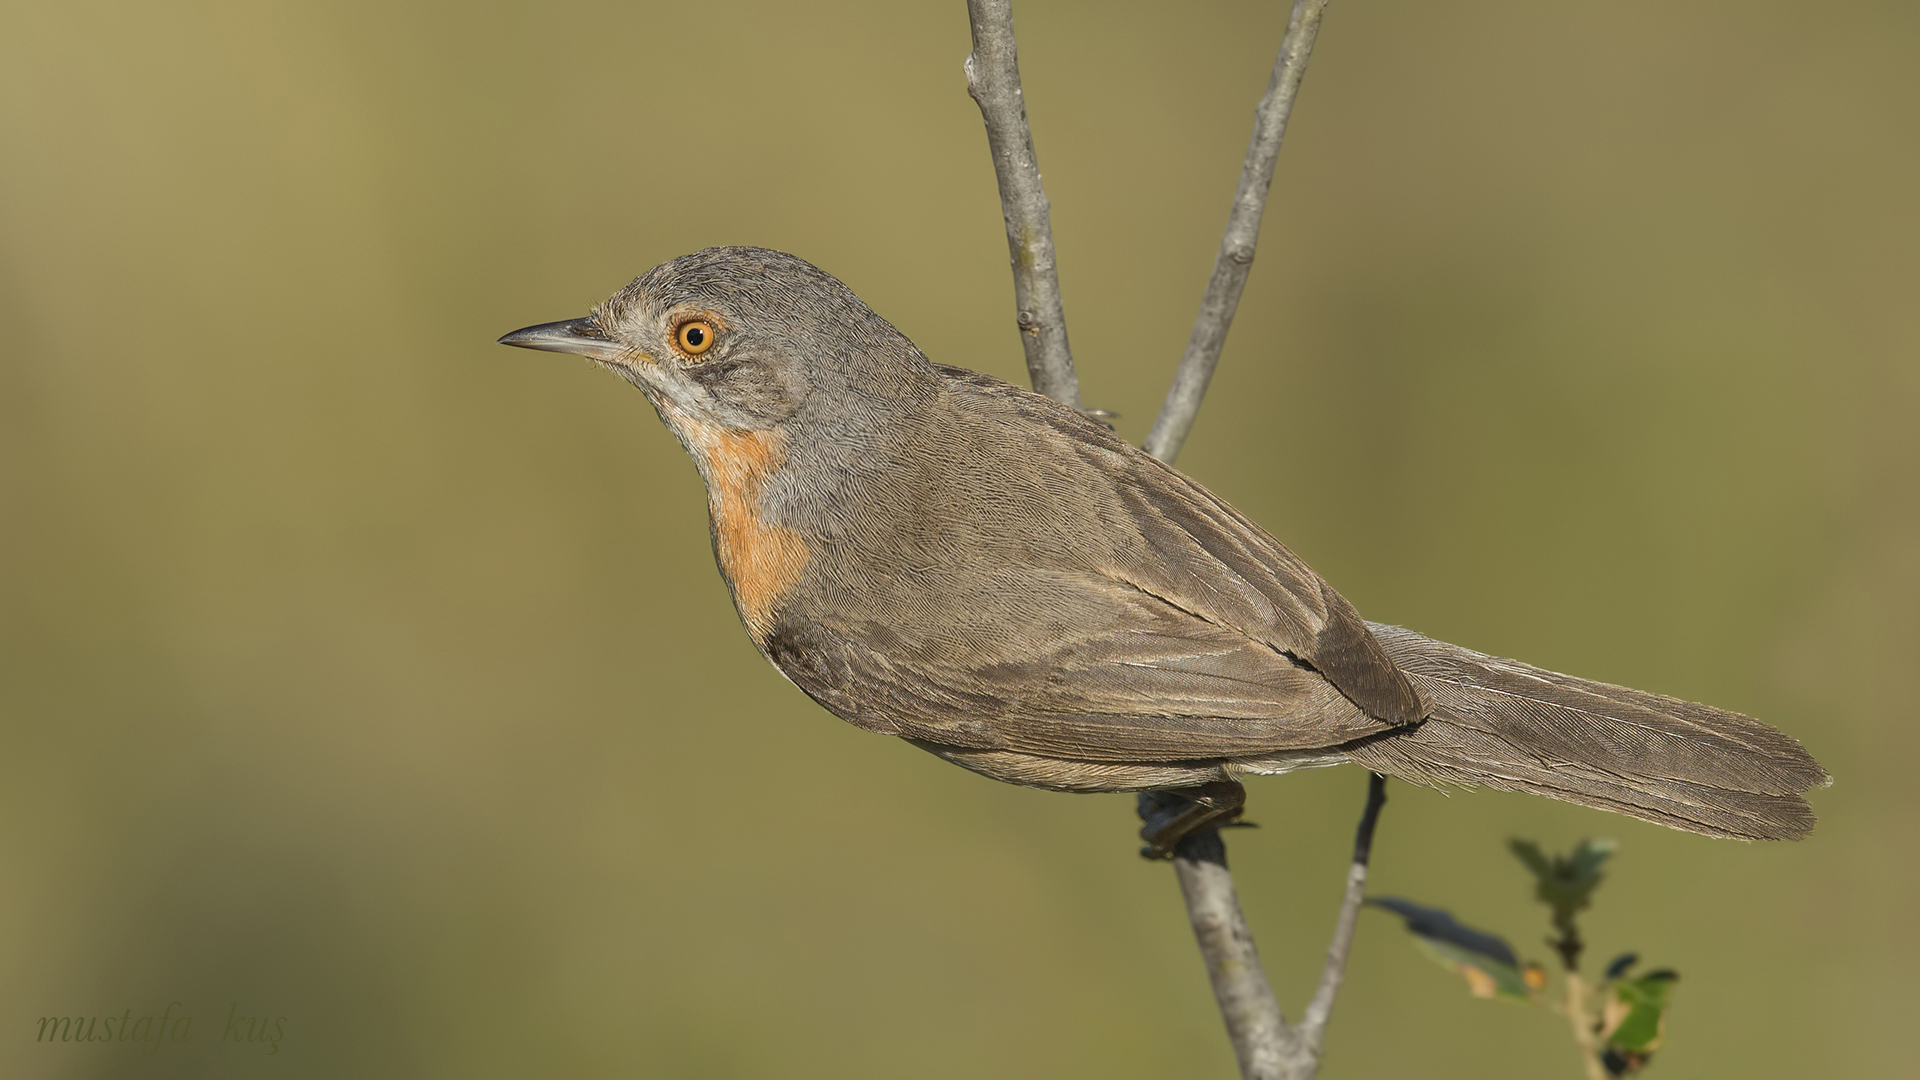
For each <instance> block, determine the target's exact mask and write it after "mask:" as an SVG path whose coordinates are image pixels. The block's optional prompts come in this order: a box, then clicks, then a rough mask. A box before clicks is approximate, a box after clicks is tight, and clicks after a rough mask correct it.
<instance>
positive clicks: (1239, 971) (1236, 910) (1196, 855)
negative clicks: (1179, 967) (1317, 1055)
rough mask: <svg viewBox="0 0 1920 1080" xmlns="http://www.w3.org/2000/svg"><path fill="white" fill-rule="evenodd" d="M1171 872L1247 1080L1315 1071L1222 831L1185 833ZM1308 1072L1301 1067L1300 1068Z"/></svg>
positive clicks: (1301, 1075)
mask: <svg viewBox="0 0 1920 1080" xmlns="http://www.w3.org/2000/svg"><path fill="white" fill-rule="evenodd" d="M1173 870H1174V874H1175V876H1177V877H1178V878H1179V879H1180V894H1181V896H1182V897H1184V898H1185V899H1186V902H1187V918H1188V919H1189V920H1190V921H1191V922H1192V923H1193V936H1194V939H1195V940H1196V941H1198V942H1199V943H1200V955H1201V956H1202V957H1204V958H1205V959H1206V962H1207V978H1208V979H1209V980H1210V981H1211V982H1212V983H1213V996H1214V999H1215V1000H1216V1001H1218V1002H1219V1003H1220V1015H1221V1017H1222V1018H1223V1019H1224V1020H1226V1022H1227V1038H1228V1039H1230V1040H1232V1042H1233V1053H1234V1056H1235V1057H1237V1058H1238V1059H1239V1061H1240V1075H1241V1076H1242V1077H1245V1078H1247V1080H1256V1078H1257V1080H1281V1078H1283V1077H1284V1078H1291V1077H1305V1076H1311V1075H1312V1067H1311V1061H1310V1060H1309V1061H1305V1062H1303V1061H1302V1060H1301V1056H1302V1055H1301V1050H1302V1049H1303V1048H1302V1045H1301V1042H1300V1039H1299V1037H1298V1034H1297V1033H1296V1031H1295V1030H1294V1028H1293V1027H1292V1025H1290V1024H1288V1023H1287V1020H1286V1017H1285V1016H1283V1015H1282V1014H1281V1012H1280V1002H1279V1001H1278V1000H1277V999H1276V998H1275V997H1274V996H1273V987H1271V986H1269V985H1268V984H1267V973H1266V972H1265V971H1264V970H1262V969H1261V967H1260V954H1259V953H1258V952H1257V951H1255V949H1254V947H1253V933H1252V932H1251V931H1249V930H1248V929H1247V918H1246V916H1245V915H1243V914H1241V912H1240V898H1239V896H1238V894H1236V893H1235V892H1234V888H1233V875H1232V874H1229V873H1228V872H1227V847H1226V845H1225V844H1223V843H1221V841H1220V831H1219V830H1218V829H1206V830H1203V831H1201V832H1199V833H1195V834H1193V835H1191V836H1187V837H1185V838H1183V839H1182V840H1181V841H1180V843H1179V844H1178V845H1177V846H1176V847H1175V848H1174V853H1173ZM1302 1065H1306V1066H1307V1067H1306V1070H1305V1071H1304V1072H1303V1071H1301V1066H1302Z"/></svg>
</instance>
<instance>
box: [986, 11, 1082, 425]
mask: <svg viewBox="0 0 1920 1080" xmlns="http://www.w3.org/2000/svg"><path fill="white" fill-rule="evenodd" d="M967 20H968V22H970V23H971V24H972V26H973V52H972V53H970V54H969V55H968V56H967V65H966V67H967V93H968V94H969V95H970V96H971V97H972V98H973V100H974V101H975V102H977V103H979V105H980V117H981V119H983V120H985V121H986V124H987V147H988V149H989V150H991V151H992V152H993V175H994V178H995V179H996V180H998V181H999V183H1000V210H1001V213H1002V215H1003V216H1004V217H1005V219H1006V223H1007V254H1008V257H1009V260H1010V261H1011V262H1012V264H1013V300H1014V306H1015V308H1016V310H1017V314H1016V316H1015V318H1016V321H1017V322H1018V324H1019V327H1020V344H1021V346H1022V347H1023V348H1025V349H1026V352H1027V375H1028V377H1029V378H1030V379H1032V381H1033V388H1034V389H1035V390H1037V391H1039V392H1040V393H1042V394H1045V395H1047V396H1048V397H1050V398H1053V399H1054V400H1055V401H1060V402H1064V403H1066V404H1067V405H1070V406H1072V407H1073V408H1076V409H1078V408H1080V380H1079V377H1078V376H1076V375H1075V374H1074V371H1073V353H1072V351H1071V350H1069V349H1068V348H1067V317H1066V312H1065V310H1064V309H1063V308H1062V307H1061V304H1060V274H1059V271H1058V269H1057V268H1056V267H1055V265H1054V257H1053V224H1052V219H1051V217H1050V211H1049V207H1048V203H1047V191H1046V188H1044V187H1042V186H1041V183H1040V162H1039V159H1038V158H1036V157H1035V156H1034V152H1033V130H1032V129H1031V128H1029V127H1028V126H1027V105H1026V98H1025V96H1024V94H1023V93H1022V92H1021V90H1020V62H1019V55H1018V51H1017V50H1016V49H1015V47H1014V41H1013V6H1012V4H1011V2H1010V0H967Z"/></svg>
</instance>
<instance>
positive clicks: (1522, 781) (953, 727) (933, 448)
mask: <svg viewBox="0 0 1920 1080" xmlns="http://www.w3.org/2000/svg"><path fill="white" fill-rule="evenodd" d="M500 341H501V343H502V344H507V345H517V346H520V347H523V348H529V349H544V350H548V351H554V352H568V353H578V354H580V355H583V356H588V357H592V358H593V359H594V360H596V361H598V362H599V363H601V364H603V365H605V366H606V367H608V368H610V369H612V370H613V371H614V372H616V373H618V374H619V375H621V376H622V377H623V378H625V379H626V380H627V381H628V382H631V383H632V384H633V385H634V386H636V387H638V388H639V389H640V390H641V392H642V393H644V394H646V396H647V399H648V400H649V401H650V402H652V403H653V407H654V409H655V410H656V411H658V412H659V414H660V419H661V420H662V421H664V422H665V423H666V425H667V427H668V428H669V429H670V430H671V431H672V432H673V433H674V435H675V436H676V437H677V438H678V439H679V440H680V442H681V443H682V445H684V446H685V447H686V449H687V452H688V453H689V454H690V455H691V456H692V457H693V461H694V464H695V466H697V467H698V468H699V470H700V475H701V476H702V477H703V478H704V479H705V481H706V485H707V493H708V499H709V514H710V523H711V526H712V533H713V549H714V555H715V557H716V560H717V561H718V562H719V565H720V572H721V574H722V575H723V576H724V577H725V578H726V581H727V585H728V586H729V588H730V589H731V590H732V593H733V599H734V604H735V606H736V607H737V608H738V609H739V613H740V618H741V621H742V622H744V623H745V624H746V628H747V633H748V635H750V636H751V637H752V638H753V642H754V644H755V645H756V646H758V647H759V649H760V652H761V654H762V655H764V656H765V657H766V658H767V659H768V660H769V661H771V662H772V663H773V665H774V666H775V667H777V668H778V669H779V670H780V671H781V672H782V673H783V674H785V675H786V676H787V678H789V679H791V680H792V681H793V682H794V683H795V684H796V685H797V686H799V687H800V689H802V690H804V691H805V692H806V693H807V694H808V696H810V697H812V698H813V699H814V700H815V701H817V702H819V703H820V704H821V705H823V706H825V707H826V708H827V709H828V710H829V711H831V712H832V713H834V714H835V715H837V716H839V717H841V718H842V719H845V720H847V721H849V722H851V723H853V724H856V725H858V726H860V727H862V728H866V729H867V730H869V731H876V732H882V733H885V734H889V735H898V736H900V737H901V738H904V739H906V740H908V741H909V742H911V743H913V744H914V745H916V746H919V747H921V748H922V749H925V750H928V751H930V752H932V753H934V754H937V755H939V756H940V757H943V758H945V759H947V760H948V761H951V762H953V763H955V764H957V765H961V766H964V767H966V768H968V769H972V770H974V771H975V772H979V773H983V774H985V775H987V776H990V777H993V778H994V779H996V780H1004V781H1007V782H1009V783H1014V784H1024V785H1027V786H1030V787H1038V788H1046V789H1049V790H1054V791H1075V792H1094V791H1155V792H1173V793H1175V794H1178V795H1180V796H1182V798H1181V799H1179V800H1170V801H1166V802H1167V805H1170V806H1174V807H1177V808H1178V809H1177V810H1176V811H1172V812H1168V813H1166V814H1164V815H1162V816H1161V817H1160V818H1158V819H1156V820H1150V821H1149V825H1148V828H1147V830H1145V831H1144V833H1143V835H1145V836H1146V837H1147V839H1148V841H1149V843H1150V845H1151V847H1150V850H1151V851H1153V852H1154V853H1158V854H1164V853H1167V852H1170V851H1171V850H1172V848H1173V846H1174V844H1175V843H1176V842H1177V841H1178V840H1179V839H1180V837H1181V836H1183V835H1186V834H1187V833H1189V832H1191V831H1193V830H1195V829H1199V828H1204V827H1207V826H1209V825H1215V824H1219V823H1220V822H1222V821H1224V820H1227V819H1230V818H1232V817H1233V816H1236V815H1237V814H1238V812H1239V809H1240V805H1241V802H1242V800H1243V798H1244V793H1243V791H1242V789H1241V787H1240V785H1239V783H1238V780H1239V778H1241V777H1243V776H1246V775H1249V774H1268V773H1284V772H1290V771H1292V770H1295V769H1302V768H1312V767H1316V766H1323V765H1336V764H1340V763H1342V762H1353V763H1355V764H1358V765H1360V766H1363V767H1365V768H1367V769H1370V770H1372V771H1374V772H1378V773H1383V774H1386V775H1388V776H1395V777H1399V778H1401V779H1404V780H1409V781H1412V782H1414V783H1419V784H1428V785H1436V786H1437V785H1443V784H1454V785H1463V786H1475V785H1479V786H1485V787H1490V788H1498V789H1501V790H1506V791H1525V792H1531V793H1533V794H1536V795H1545V796H1547V797H1549V798H1554V799H1562V800H1565V801H1567V802H1573V803H1579V804H1582V805H1585V806H1592V807H1597V808H1599V809H1602V810H1611V811H1614V812H1616V813H1621V814H1626V815H1628V816H1630V817H1636V818H1639V819H1641V820H1644V821H1652V822H1656V823H1659V824H1661V825H1668V826H1672V827H1674V828H1678V829H1685V830H1688V831H1690V832H1696V833H1701V834H1703V835H1707V836H1724V837H1739V838H1745V839H1768V840H1774V839H1796V838H1799V837H1801V836H1804V835H1806V833H1807V832H1808V830H1810V829H1812V828H1813V823H1814V817H1813V812H1812V810H1811V809H1810V808H1809V807H1808V806H1807V803H1806V801H1805V800H1804V799H1803V798H1802V797H1801V792H1803V791H1805V790H1807V789H1808V788H1809V787H1812V786H1814V785H1817V784H1822V783H1825V782H1826V781H1827V774H1826V772H1825V771H1824V770H1822V769H1821V767H1820V766H1819V764H1817V763H1816V762H1815V761H1814V760H1813V758H1812V757H1811V756H1809V755H1808V754H1807V752H1806V751H1805V750H1804V749H1802V748H1801V746H1800V744H1799V743H1797V742H1795V741H1794V740H1793V739H1791V738H1789V737H1788V736H1786V735H1784V734H1782V733H1780V732H1779V731H1776V730H1774V729H1773V728H1771V727H1768V726H1767V725H1765V724H1762V723H1760V722H1759V721H1757V720H1753V719H1750V718H1748V717H1745V716H1741V715H1738V714H1736V713H1730V712H1725V711H1722V710H1720V709H1715V708H1712V707H1711V706H1707V705H1696V704H1693V703H1691V702H1685V701H1679V700H1676V699H1674V698H1669V697H1662V696H1660V695H1658V694H1649V693H1644V692H1641V691H1638V690H1629V689H1627V688H1625V687H1620V686H1610V685H1607V684H1605V683H1597V682H1589V681H1587V680H1585V679H1576V678H1573V677H1571V676H1568V675H1559V674H1555V673H1554V672H1551V671H1544V670H1542V669H1540V668H1536V667H1530V666H1528V665H1526V664H1522V663H1518V662H1516V661H1513V660H1502V659H1498V658H1496V657H1492V656H1485V655H1482V654H1480V653H1477V652H1473V651H1471V650H1469V649H1463V648H1460V647H1459V646H1457V645H1448V644H1446V643H1444V642H1440V641H1434V640H1431V639H1429V638H1425V637H1422V636H1420V635H1419V634H1416V633H1414V632H1412V631H1410V630H1403V629H1400V628H1399V627H1396V626H1386V625H1382V624H1379V623H1369V622H1366V621H1364V620H1363V619H1361V618H1360V616H1359V614H1358V613H1356V612H1355V611H1354V609H1353V607H1352V606H1351V605H1350V604H1348V603H1347V602H1346V600H1344V599H1342V598H1341V596H1340V594H1339V593H1336V592H1334V591H1333V588H1332V587H1331V586H1329V585H1328V584H1327V583H1326V582H1325V581H1322V580H1321V579H1320V577H1319V576H1318V575H1316V574H1315V573H1314V572H1313V571H1312V570H1310V569H1308V568H1307V566H1306V564H1305V563H1303V562H1301V561H1300V559H1299V558H1298V557H1296V556H1295V555H1294V554H1293V552H1291V551H1288V550H1287V548H1286V547H1285V546H1284V545H1282V544H1281V543H1280V542H1279V541H1278V540H1275V539H1274V538H1273V537H1271V536H1268V535H1267V534H1266V533H1265V532H1264V531H1262V530H1261V528H1260V527H1259V526H1258V525H1255V524H1254V523H1253V522H1251V521H1249V520H1247V519H1246V518H1245V517H1243V516H1242V515H1241V514H1240V513H1239V512H1238V511H1236V510H1234V509H1233V508H1232V507H1231V506H1228V505H1227V504H1226V503H1225V502H1222V501H1221V500H1220V499H1219V498H1217V497H1216V496H1214V495H1213V494H1212V493H1211V492H1209V491H1207V490H1206V489H1205V488H1203V487H1201V486H1200V485H1199V484H1197V483H1195V482H1194V481H1192V480H1190V479H1188V478H1187V477H1185V476H1183V475H1181V474H1180V473H1178V472H1175V471H1174V470H1173V469H1172V468H1169V467H1168V466H1166V465H1163V464H1161V463H1160V462H1159V461H1157V460H1155V459H1154V458H1152V457H1150V456H1148V455H1147V454H1145V453H1144V452H1142V451H1140V450H1138V449H1136V448H1135V447H1133V446H1131V445H1129V444H1128V443H1126V442H1124V441H1123V440H1121V439H1120V438H1119V437H1117V436H1116V435H1115V434H1114V433H1113V432H1112V431H1110V430H1108V429H1107V428H1106V427H1104V426H1103V425H1101V424H1099V423H1096V422H1094V421H1092V420H1089V419H1088V418H1086V417H1084V416H1082V415H1081V414H1080V413H1078V412H1075V411H1074V410H1072V409H1070V408H1067V407H1065V406H1063V405H1061V404H1059V403H1057V402H1055V401H1053V400H1051V399H1049V398H1046V397H1042V396H1041V395H1038V394H1034V393H1031V392H1029V391H1026V390H1022V389H1020V388H1018V387H1015V386H1010V385H1008V384H1006V383H1003V382H1000V381H998V380H996V379H991V378H988V377H987V376H985V375H979V374H976V373H974V372H971V371H966V370H963V369H961V368H955V367H946V366H943V365H938V364H934V363H931V362H929V361H928V360H927V358H926V357H925V356H923V355H921V353H920V350H918V349H916V348H915V347H914V346H913V343H912V342H910V341H908V340H907V338H906V336H905V335H903V334H901V333H900V331H898V330H896V329H894V327H893V326H892V325H891V324H889V323H888V322H887V321H886V320H885V319H882V318H881V317H880V316H878V315H876V314H874V312H873V311H872V310H871V309H869V308H868V307H867V306H866V305H865V304H863V303H861V301H860V299H859V297H857V296H855V295H854V294H853V292H852V291H851V290H849V289H848V288H847V287H846V286H844V285H842V284H841V283H840V282H839V281H837V280H835V279H834V278H833V277H831V276H829V275H828V274H826V273H825V272H823V271H821V270H819V269H818V268H816V267H814V266H813V265H811V264H809V263H807V262H804V261H802V260H800V259H798V258H795V257H793V256H791V255H785V254H782V253H780V252H776V251H767V250H764V249H760V248H747V247H724V248H710V249H708V250H705V251H700V252H696V253H694V254H692V255H687V256H684V257H682V258H678V259H675V260H673V261H671V262H668V263H664V264H662V265H660V266H657V267H655V268H654V269H652V270H650V271H648V272H647V273H646V274H644V275H643V276H641V277H640V278H638V279H637V280H635V281H634V282H633V283H632V284H630V285H628V286H627V287H626V288H624V289H622V290H620V291H619V292H618V293H616V294H614V296H613V297H612V298H611V299H609V300H608V301H607V302H606V303H604V304H602V305H600V307H599V308H597V309H596V310H595V311H594V312H593V313H592V314H591V315H589V316H587V317H585V318H580V319H573V320H569V321H566V322H558V323H546V324H543V325H540V326H530V327H527V328H526V329H524V330H516V331H514V332H513V333H511V334H508V335H506V336H505V337H503V338H501V339H500Z"/></svg>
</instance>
